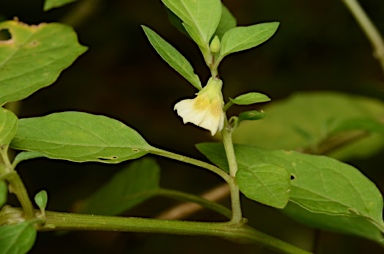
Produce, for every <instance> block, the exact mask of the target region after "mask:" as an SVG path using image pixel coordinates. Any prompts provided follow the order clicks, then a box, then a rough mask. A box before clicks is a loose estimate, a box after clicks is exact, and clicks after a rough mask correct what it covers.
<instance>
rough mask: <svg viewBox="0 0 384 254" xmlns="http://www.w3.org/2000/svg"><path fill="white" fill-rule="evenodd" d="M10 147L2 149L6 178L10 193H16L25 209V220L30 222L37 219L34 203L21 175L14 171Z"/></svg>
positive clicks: (0, 151)
mask: <svg viewBox="0 0 384 254" xmlns="http://www.w3.org/2000/svg"><path fill="white" fill-rule="evenodd" d="M7 148H8V147H3V148H0V154H1V157H2V159H3V162H4V164H5V169H4V171H5V173H6V175H5V176H4V178H5V179H6V180H7V182H8V183H9V190H10V192H12V193H14V194H15V195H16V197H17V199H18V200H19V202H20V205H21V206H22V207H23V209H24V218H25V219H26V220H30V219H33V218H35V213H34V208H33V205H32V202H31V200H30V198H29V196H28V192H27V189H26V188H25V186H24V183H23V181H22V180H21V178H20V176H19V174H18V173H17V172H16V171H15V170H14V167H13V166H12V164H11V162H10V161H9V158H8V149H7Z"/></svg>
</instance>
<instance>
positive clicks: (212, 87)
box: [174, 78, 225, 136]
mask: <svg viewBox="0 0 384 254" xmlns="http://www.w3.org/2000/svg"><path fill="white" fill-rule="evenodd" d="M222 86H223V82H222V81H221V80H220V79H217V78H210V79H209V80H208V83H207V85H206V86H205V87H204V88H203V89H201V90H200V91H199V92H198V93H197V94H196V95H197V96H196V98H194V99H185V100H182V101H179V102H178V103H176V105H175V107H174V110H176V112H177V114H178V115H179V116H180V117H181V118H183V122H184V123H193V124H195V125H197V126H199V127H202V128H204V129H207V130H209V131H211V134H212V136H213V135H215V134H216V132H218V131H221V130H222V129H223V126H224V116H225V115H224V111H223V106H224V101H223V94H222V92H221V88H222Z"/></svg>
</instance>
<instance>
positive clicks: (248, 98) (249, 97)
mask: <svg viewBox="0 0 384 254" xmlns="http://www.w3.org/2000/svg"><path fill="white" fill-rule="evenodd" d="M229 99H230V100H231V101H232V102H233V103H234V104H236V105H251V104H254V103H260V102H266V101H270V100H271V99H270V98H269V97H268V96H267V95H265V94H262V93H255V92H250V93H246V94H242V95H239V96H237V97H236V98H234V99H232V98H229Z"/></svg>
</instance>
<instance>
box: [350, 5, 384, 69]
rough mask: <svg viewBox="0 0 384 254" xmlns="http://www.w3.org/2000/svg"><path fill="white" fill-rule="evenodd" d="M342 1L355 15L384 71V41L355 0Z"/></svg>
mask: <svg viewBox="0 0 384 254" xmlns="http://www.w3.org/2000/svg"><path fill="white" fill-rule="evenodd" d="M343 2H344V4H345V5H346V6H347V8H348V9H349V10H350V12H351V13H352V15H353V16H354V17H355V19H356V20H357V22H358V23H359V25H360V27H361V29H362V30H363V31H364V33H365V35H366V36H367V38H368V39H369V41H370V42H371V44H372V47H373V49H374V56H375V57H376V58H377V60H378V61H379V62H380V64H381V68H382V70H383V72H384V41H383V38H382V36H381V35H380V32H379V31H378V30H377V28H376V26H375V25H374V24H373V23H372V21H371V20H370V19H369V17H368V15H367V14H366V13H365V11H364V10H363V8H362V7H361V5H360V4H359V3H358V2H357V1H356V0H343Z"/></svg>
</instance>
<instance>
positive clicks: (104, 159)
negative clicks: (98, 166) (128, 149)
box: [98, 156, 117, 161]
mask: <svg viewBox="0 0 384 254" xmlns="http://www.w3.org/2000/svg"><path fill="white" fill-rule="evenodd" d="M98 159H99V160H101V161H110V160H115V159H117V156H111V157H109V158H98Z"/></svg>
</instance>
